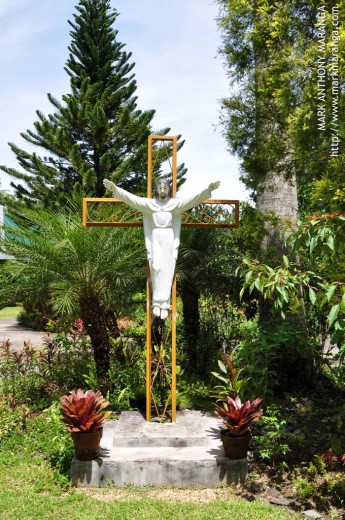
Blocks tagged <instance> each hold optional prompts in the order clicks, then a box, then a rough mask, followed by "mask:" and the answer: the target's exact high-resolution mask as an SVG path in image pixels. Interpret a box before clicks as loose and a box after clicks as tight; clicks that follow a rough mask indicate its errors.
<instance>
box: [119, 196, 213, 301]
mask: <svg viewBox="0 0 345 520" xmlns="http://www.w3.org/2000/svg"><path fill="white" fill-rule="evenodd" d="M114 196H115V197H117V198H118V199H120V200H122V201H123V202H125V203H126V204H128V206H130V207H132V208H134V209H136V210H138V211H141V212H142V214H143V221H144V233H145V246H146V251H147V258H148V261H149V265H150V272H151V283H152V307H153V308H154V307H159V308H160V309H165V310H168V309H169V307H170V294H171V286H172V282H173V278H174V272H175V265H176V259H177V254H178V248H179V245H180V231H181V220H182V213H183V212H184V211H187V210H188V209H191V208H193V207H195V206H197V205H198V204H200V203H201V202H203V201H204V200H206V199H208V198H210V196H211V192H210V190H209V189H208V188H206V189H205V190H203V191H202V192H201V193H198V194H197V195H193V196H190V197H184V198H181V199H180V198H171V199H169V200H168V201H160V200H159V199H148V198H143V197H138V196H137V195H132V194H131V193H129V192H128V191H126V190H123V189H122V188H118V187H117V186H116V192H115V193H114Z"/></svg>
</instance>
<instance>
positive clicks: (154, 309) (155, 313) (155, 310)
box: [152, 307, 161, 318]
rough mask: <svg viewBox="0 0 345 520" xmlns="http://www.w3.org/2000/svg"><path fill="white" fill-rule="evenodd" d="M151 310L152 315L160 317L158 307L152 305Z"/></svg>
mask: <svg viewBox="0 0 345 520" xmlns="http://www.w3.org/2000/svg"><path fill="white" fill-rule="evenodd" d="M152 312H153V314H154V316H157V318H160V315H161V310H160V308H159V307H153V309H152Z"/></svg>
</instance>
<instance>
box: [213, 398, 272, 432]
mask: <svg viewBox="0 0 345 520" xmlns="http://www.w3.org/2000/svg"><path fill="white" fill-rule="evenodd" d="M226 399H227V402H223V403H222V404H221V405H218V404H216V405H215V407H216V408H215V413H216V414H217V415H218V417H220V418H221V419H223V422H224V424H225V426H226V428H227V429H228V431H229V433H230V434H231V435H234V436H237V437H240V436H241V435H244V434H245V433H247V432H248V431H249V428H250V426H251V425H252V424H253V422H255V421H257V420H258V419H260V417H261V416H262V414H263V410H262V409H261V408H260V403H261V399H259V398H257V399H255V401H253V402H252V403H251V402H250V401H246V402H245V403H243V404H242V403H241V399H240V398H239V397H238V396H236V397H235V399H232V398H231V397H229V396H227V398H226Z"/></svg>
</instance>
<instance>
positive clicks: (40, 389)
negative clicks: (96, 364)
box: [0, 335, 93, 409]
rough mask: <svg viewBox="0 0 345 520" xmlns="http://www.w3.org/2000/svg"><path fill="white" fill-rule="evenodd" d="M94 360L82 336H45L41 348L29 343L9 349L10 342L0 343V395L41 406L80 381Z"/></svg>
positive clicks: (87, 342)
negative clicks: (18, 347) (16, 348)
mask: <svg viewBox="0 0 345 520" xmlns="http://www.w3.org/2000/svg"><path fill="white" fill-rule="evenodd" d="M92 364H93V359H92V353H91V350H90V343H89V340H88V339H87V338H86V337H85V336H80V335H74V336H70V337H67V336H63V335H57V336H56V337H55V338H52V337H51V336H49V335H48V336H46V337H44V338H43V345H42V348H40V349H34V348H32V347H31V346H30V345H27V346H24V347H23V349H22V350H19V351H18V350H13V349H11V344H10V342H9V341H7V342H4V343H2V344H0V377H1V380H0V394H2V395H5V396H12V398H13V399H14V401H15V404H16V405H26V406H29V407H30V408H31V409H42V408H43V407H45V406H47V405H49V404H51V402H52V401H53V400H55V399H58V397H59V396H60V395H61V394H63V393H65V392H67V391H68V390H69V389H70V388H74V387H75V386H81V385H82V384H83V373H85V372H88V370H89V367H90V366H92Z"/></svg>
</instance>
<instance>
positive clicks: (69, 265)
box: [0, 208, 145, 391]
mask: <svg viewBox="0 0 345 520" xmlns="http://www.w3.org/2000/svg"><path fill="white" fill-rule="evenodd" d="M22 217H23V219H25V226H24V225H19V226H18V227H16V228H13V229H12V230H11V233H10V234H7V235H6V239H3V240H2V242H0V251H1V250H3V251H5V250H6V252H7V253H8V254H10V255H11V256H12V257H14V258H15V260H11V261H8V262H7V263H6V265H5V266H4V270H5V272H6V273H7V275H8V277H9V283H7V284H5V286H3V287H2V288H1V289H0V297H1V296H6V295H9V294H12V295H13V294H14V293H15V294H16V295H17V301H18V299H20V297H25V299H26V300H27V299H28V298H32V299H36V301H37V299H42V298H47V299H49V301H50V303H51V306H52V310H53V312H54V313H55V314H56V315H57V316H59V317H77V316H79V317H80V318H81V319H82V320H83V322H84V325H85V328H86V331H87V334H88V335H89V337H90V340H91V345H92V348H93V355H94V359H95V364H96V370H97V376H98V382H99V386H100V388H101V389H102V390H103V391H104V390H105V389H106V388H107V386H108V385H107V376H108V370H109V364H110V341H109V338H110V336H112V337H117V336H118V335H119V329H118V325H117V321H116V317H117V313H116V309H118V308H119V307H120V304H119V302H121V305H122V306H123V304H124V302H125V301H126V300H127V301H128V295H129V294H130V293H131V291H130V289H131V288H133V289H134V288H135V290H138V287H139V288H140V282H139V278H140V279H142V281H143V282H144V280H145V273H144V271H143V272H142V273H141V269H142V268H141V266H145V251H144V248H143V245H142V240H137V239H136V237H137V236H138V231H139V232H140V231H141V230H130V232H128V231H129V230H123V229H119V228H110V229H109V228H87V229H85V228H83V227H82V225H81V222H80V212H77V211H75V208H73V210H72V211H71V210H64V211H60V212H55V213H52V212H50V213H48V212H46V211H44V210H41V211H39V212H34V211H30V210H25V213H24V214H23V215H22ZM129 241H130V242H131V247H128V242H129Z"/></svg>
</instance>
